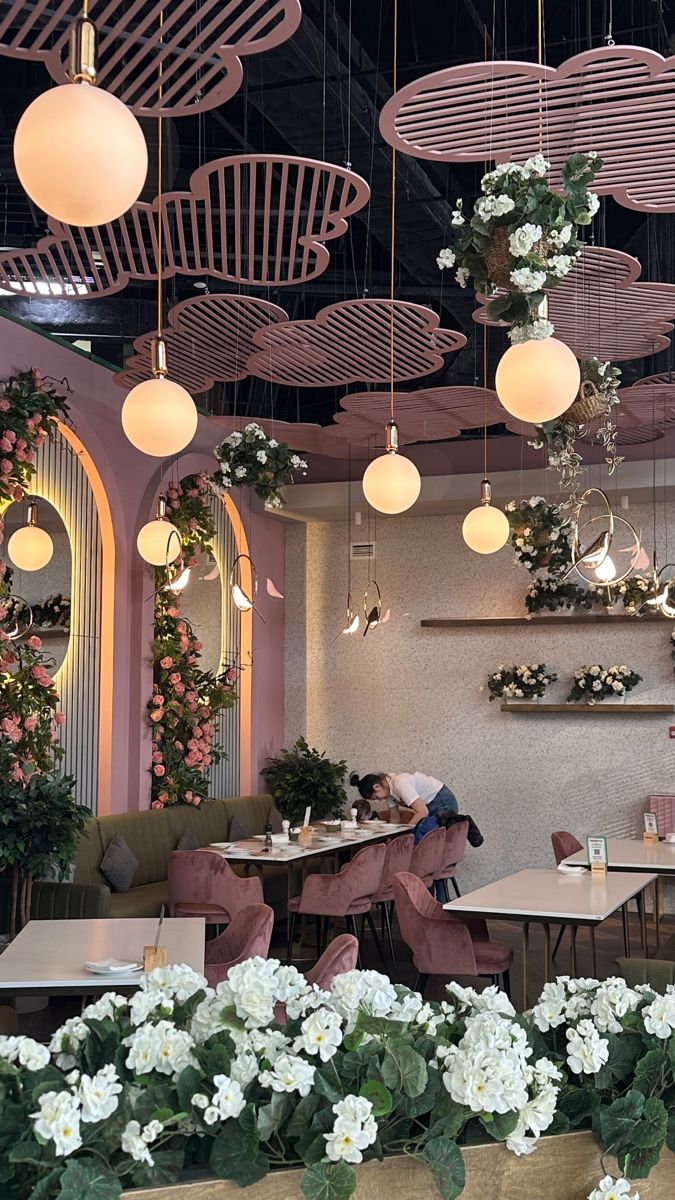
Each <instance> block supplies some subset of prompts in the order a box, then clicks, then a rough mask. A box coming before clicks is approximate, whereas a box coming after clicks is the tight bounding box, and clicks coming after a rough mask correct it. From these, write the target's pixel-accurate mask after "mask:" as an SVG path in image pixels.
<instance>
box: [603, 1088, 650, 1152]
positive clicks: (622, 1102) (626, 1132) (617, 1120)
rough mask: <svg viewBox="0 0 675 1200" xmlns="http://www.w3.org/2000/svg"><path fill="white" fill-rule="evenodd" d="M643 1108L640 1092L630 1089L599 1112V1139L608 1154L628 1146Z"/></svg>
mask: <svg viewBox="0 0 675 1200" xmlns="http://www.w3.org/2000/svg"><path fill="white" fill-rule="evenodd" d="M644 1109H645V1098H644V1096H643V1095H642V1092H638V1091H634V1090H632V1089H631V1091H629V1092H627V1094H626V1095H625V1096H620V1097H619V1098H618V1100H615V1101H614V1102H613V1103H612V1104H610V1105H608V1106H607V1107H606V1108H601V1109H600V1113H599V1127H600V1140H601V1144H602V1146H603V1149H605V1150H607V1151H608V1152H609V1153H610V1154H616V1153H617V1152H618V1151H619V1150H622V1149H624V1148H625V1147H627V1146H630V1144H631V1142H632V1140H633V1132H634V1129H635V1126H636V1124H637V1122H638V1121H639V1120H640V1118H641V1117H642V1114H643V1112H644Z"/></svg>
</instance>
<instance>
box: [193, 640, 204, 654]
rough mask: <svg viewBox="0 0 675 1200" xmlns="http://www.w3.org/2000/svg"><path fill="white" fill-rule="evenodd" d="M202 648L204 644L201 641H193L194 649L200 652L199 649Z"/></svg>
mask: <svg viewBox="0 0 675 1200" xmlns="http://www.w3.org/2000/svg"><path fill="white" fill-rule="evenodd" d="M201 648H202V644H201V642H193V643H192V649H193V650H196V651H197V653H199V651H200V650H201Z"/></svg>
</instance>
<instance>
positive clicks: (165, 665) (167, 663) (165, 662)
mask: <svg viewBox="0 0 675 1200" xmlns="http://www.w3.org/2000/svg"><path fill="white" fill-rule="evenodd" d="M159 665H160V667H161V668H162V670H163V671H168V670H169V668H170V667H172V666H173V659H172V658H171V657H170V656H169V655H168V654H165V655H164V658H160V660H159Z"/></svg>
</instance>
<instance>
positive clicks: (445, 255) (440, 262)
mask: <svg viewBox="0 0 675 1200" xmlns="http://www.w3.org/2000/svg"><path fill="white" fill-rule="evenodd" d="M456 257H457V256H456V254H455V252H454V250H452V249H451V248H450V246H445V247H444V249H443V250H439V252H438V258H437V259H436V265H437V267H438V269H439V271H443V270H444V269H445V268H446V267H454V265H455V259H456Z"/></svg>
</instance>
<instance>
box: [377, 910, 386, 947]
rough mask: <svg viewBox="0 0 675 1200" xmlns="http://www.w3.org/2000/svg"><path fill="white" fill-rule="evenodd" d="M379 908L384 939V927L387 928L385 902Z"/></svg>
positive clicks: (381, 932) (381, 934) (381, 931)
mask: <svg viewBox="0 0 675 1200" xmlns="http://www.w3.org/2000/svg"><path fill="white" fill-rule="evenodd" d="M378 908H379V910H380V937H381V938H383V937H384V927H385V913H386V911H387V906H386V904H385V903H384V901H383V902H382V903H381V904H379V905H378Z"/></svg>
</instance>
